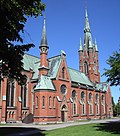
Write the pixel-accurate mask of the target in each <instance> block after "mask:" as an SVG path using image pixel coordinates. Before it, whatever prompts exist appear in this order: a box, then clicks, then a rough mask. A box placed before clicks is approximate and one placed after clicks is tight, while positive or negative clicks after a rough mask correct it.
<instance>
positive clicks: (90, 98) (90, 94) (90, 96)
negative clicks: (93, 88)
mask: <svg viewBox="0 0 120 136" xmlns="http://www.w3.org/2000/svg"><path fill="white" fill-rule="evenodd" d="M91 100H92V93H89V101H91Z"/></svg>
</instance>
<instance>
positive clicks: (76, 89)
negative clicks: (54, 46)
mask: <svg viewBox="0 0 120 136" xmlns="http://www.w3.org/2000/svg"><path fill="white" fill-rule="evenodd" d="M39 49H40V57H35V56H32V55H30V54H25V55H24V58H23V63H24V71H23V74H25V75H26V76H27V82H26V84H25V85H22V86H20V85H18V83H17V82H16V81H15V80H14V79H4V81H1V83H0V122H1V123H5V122H25V123H31V122H34V123H47V122H67V121H74V120H82V119H102V118H109V117H112V99H111V91H110V86H109V84H108V83H107V82H100V72H99V60H98V52H99V51H98V48H97V43H96V41H95V42H93V41H92V35H91V29H90V25H89V19H88V14H87V10H86V15H85V26H84V44H82V41H81V40H80V47H79V50H78V55H79V60H78V63H79V70H76V69H74V68H70V67H69V66H68V65H67V63H66V59H67V58H66V54H65V52H64V51H61V53H60V55H57V56H53V57H51V58H48V53H49V45H48V40H47V36H46V18H45V17H44V25H43V32H42V38H41V43H40V46H39Z"/></svg>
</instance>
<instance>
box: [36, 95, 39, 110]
mask: <svg viewBox="0 0 120 136" xmlns="http://www.w3.org/2000/svg"><path fill="white" fill-rule="evenodd" d="M38 100H39V99H38V96H36V108H38V103H39V102H38Z"/></svg>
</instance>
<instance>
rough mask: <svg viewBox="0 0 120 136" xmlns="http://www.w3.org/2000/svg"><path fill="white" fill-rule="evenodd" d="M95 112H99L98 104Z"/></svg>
mask: <svg viewBox="0 0 120 136" xmlns="http://www.w3.org/2000/svg"><path fill="white" fill-rule="evenodd" d="M96 114H99V105H98V104H97V105H96Z"/></svg>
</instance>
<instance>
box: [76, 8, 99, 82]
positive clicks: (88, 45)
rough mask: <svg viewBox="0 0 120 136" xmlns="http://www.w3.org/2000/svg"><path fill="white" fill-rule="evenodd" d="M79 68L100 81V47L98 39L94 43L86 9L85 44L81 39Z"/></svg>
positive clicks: (95, 80) (94, 80)
mask: <svg viewBox="0 0 120 136" xmlns="http://www.w3.org/2000/svg"><path fill="white" fill-rule="evenodd" d="M78 52H79V69H80V71H81V72H84V73H85V74H86V76H88V77H89V79H90V80H91V81H92V82H94V83H95V82H96V83H99V82H100V73H99V64H98V48H97V43H96V40H95V42H94V43H93V41H92V35H91V30H90V25H89V19H88V14H87V10H86V16H85V27H84V46H83V45H82V41H81V39H80V48H79V51H78Z"/></svg>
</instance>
